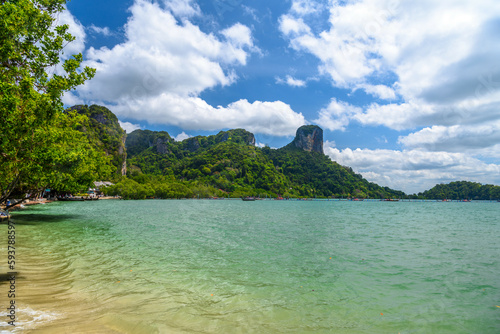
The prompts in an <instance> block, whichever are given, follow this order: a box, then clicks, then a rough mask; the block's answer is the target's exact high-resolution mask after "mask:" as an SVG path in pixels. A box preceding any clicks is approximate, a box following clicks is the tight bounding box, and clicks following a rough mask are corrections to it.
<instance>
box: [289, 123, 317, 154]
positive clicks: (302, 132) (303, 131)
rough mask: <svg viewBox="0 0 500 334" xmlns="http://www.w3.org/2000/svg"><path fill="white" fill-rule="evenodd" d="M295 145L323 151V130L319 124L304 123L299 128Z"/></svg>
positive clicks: (294, 141)
mask: <svg viewBox="0 0 500 334" xmlns="http://www.w3.org/2000/svg"><path fill="white" fill-rule="evenodd" d="M291 144H292V145H293V146H294V147H297V148H300V149H302V150H304V151H308V152H318V153H321V154H324V153H323V130H322V129H321V128H320V127H319V126H317V125H304V126H301V127H300V128H298V129H297V133H296V135H295V139H294V140H293V141H292V143H291Z"/></svg>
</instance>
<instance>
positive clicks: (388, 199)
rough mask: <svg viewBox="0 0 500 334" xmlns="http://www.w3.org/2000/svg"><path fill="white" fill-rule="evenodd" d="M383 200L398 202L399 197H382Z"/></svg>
mask: <svg viewBox="0 0 500 334" xmlns="http://www.w3.org/2000/svg"><path fill="white" fill-rule="evenodd" d="M383 201H384V202H399V199H397V198H386V199H383Z"/></svg>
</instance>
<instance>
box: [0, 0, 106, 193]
mask: <svg viewBox="0 0 500 334" xmlns="http://www.w3.org/2000/svg"><path fill="white" fill-rule="evenodd" d="M65 3H66V1H65V0H0V187H1V193H0V202H3V201H5V200H6V199H7V198H8V196H9V195H10V194H11V192H12V191H13V189H15V188H16V187H21V188H22V189H25V190H28V191H30V190H36V189H43V188H44V187H46V186H50V185H59V186H60V187H61V188H66V189H65V190H74V189H76V188H78V187H80V188H81V187H83V186H85V185H88V184H90V183H91V182H92V181H93V179H94V178H95V177H97V175H98V174H99V173H104V172H106V168H104V169H102V168H100V167H102V166H105V165H106V164H103V163H102V161H101V162H99V160H102V159H103V158H104V157H103V155H100V154H99V153H97V152H95V151H93V149H92V147H91V146H90V145H89V142H88V140H87V139H86V137H85V136H84V135H81V134H79V133H78V132H77V131H76V128H77V126H78V124H79V123H81V122H85V119H84V118H82V117H77V116H72V115H69V114H68V113H65V112H64V110H63V103H62V101H61V97H62V95H63V94H64V92H66V91H70V90H72V89H74V88H75V87H76V86H78V85H81V84H83V83H84V82H85V81H86V80H88V79H90V78H92V77H93V76H94V73H95V70H94V69H91V68H88V67H85V68H84V69H80V64H81V62H82V55H81V54H78V55H74V56H72V57H71V58H70V59H68V60H66V61H64V62H63V63H62V68H63V69H64V71H61V70H58V71H56V65H58V64H59V63H60V57H61V54H62V52H63V49H64V47H65V45H66V44H67V43H69V42H71V41H73V40H74V37H73V36H71V34H69V33H68V28H69V27H68V26H67V25H61V26H56V27H55V26H54V22H55V19H56V16H57V14H58V13H60V12H61V11H62V10H64V4H65ZM59 72H65V73H64V74H59Z"/></svg>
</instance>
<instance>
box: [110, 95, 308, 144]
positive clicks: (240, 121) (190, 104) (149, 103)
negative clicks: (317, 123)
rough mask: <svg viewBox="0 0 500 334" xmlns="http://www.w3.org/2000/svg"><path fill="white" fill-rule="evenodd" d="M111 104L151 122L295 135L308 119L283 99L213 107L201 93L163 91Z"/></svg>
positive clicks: (208, 128)
mask: <svg viewBox="0 0 500 334" xmlns="http://www.w3.org/2000/svg"><path fill="white" fill-rule="evenodd" d="M108 107H109V108H110V109H111V110H113V111H115V112H116V113H117V114H119V115H121V116H122V117H127V118H134V117H137V115H138V114H140V115H141V117H142V118H143V119H146V120H147V121H148V122H150V123H160V124H170V125H175V126H178V127H180V128H182V129H185V130H200V129H201V130H207V131H213V130H218V129H221V128H244V129H246V130H248V131H250V132H253V133H262V134H268V135H275V136H291V135H293V134H295V131H296V130H297V128H298V127H300V126H301V125H304V124H305V123H306V122H305V119H304V116H303V115H302V114H300V113H296V112H294V111H293V110H292V109H291V108H290V106H289V105H288V104H285V103H283V102H281V101H274V102H261V101H254V102H253V103H250V102H248V101H247V100H239V101H236V102H233V103H231V104H229V105H228V106H227V107H222V106H218V107H213V106H211V105H209V104H208V103H207V102H206V101H204V100H202V99H201V98H199V97H183V96H179V95H176V94H161V95H159V96H155V97H149V98H144V99H136V100H134V101H133V102H132V103H130V101H124V102H123V103H122V104H119V105H116V106H108Z"/></svg>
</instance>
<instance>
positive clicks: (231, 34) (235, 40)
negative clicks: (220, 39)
mask: <svg viewBox="0 0 500 334" xmlns="http://www.w3.org/2000/svg"><path fill="white" fill-rule="evenodd" d="M221 33H222V34H223V35H224V36H226V38H227V39H228V40H229V41H230V42H231V43H232V44H233V45H235V46H238V47H242V46H252V45H253V42H252V32H251V31H250V28H248V27H247V26H245V25H243V24H241V23H236V24H235V25H233V26H231V27H229V28H227V29H224V30H222V32H221Z"/></svg>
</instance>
